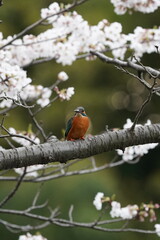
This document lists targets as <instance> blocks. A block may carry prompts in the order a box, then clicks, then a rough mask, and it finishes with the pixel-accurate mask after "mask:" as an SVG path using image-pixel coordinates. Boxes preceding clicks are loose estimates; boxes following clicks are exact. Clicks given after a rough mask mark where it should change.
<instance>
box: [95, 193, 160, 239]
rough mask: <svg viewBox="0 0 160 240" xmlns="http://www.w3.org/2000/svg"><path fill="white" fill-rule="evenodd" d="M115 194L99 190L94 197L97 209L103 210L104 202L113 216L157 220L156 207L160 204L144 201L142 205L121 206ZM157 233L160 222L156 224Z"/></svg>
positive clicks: (159, 206) (158, 233) (159, 232)
mask: <svg viewBox="0 0 160 240" xmlns="http://www.w3.org/2000/svg"><path fill="white" fill-rule="evenodd" d="M114 198H115V196H114V195H113V196H112V197H106V196H104V193H103V192H98V193H97V194H96V196H95V198H94V201H93V205H94V206H95V207H96V209H97V210H101V209H102V206H103V204H104V203H105V204H107V206H108V205H109V206H110V208H111V210H110V216H111V218H122V219H126V220H131V219H137V220H139V221H141V222H143V221H145V219H146V218H149V220H150V222H153V221H156V220H157V217H156V212H155V210H156V209H159V208H160V204H158V203H156V204H153V203H149V204H145V203H142V204H141V205H140V206H138V205H137V204H134V205H127V206H126V207H121V204H120V203H119V202H117V201H115V200H114ZM155 229H156V233H157V235H158V236H160V224H155Z"/></svg>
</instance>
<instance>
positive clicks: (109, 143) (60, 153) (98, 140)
mask: <svg viewBox="0 0 160 240" xmlns="http://www.w3.org/2000/svg"><path fill="white" fill-rule="evenodd" d="M159 141H160V124H152V125H145V126H138V127H136V128H135V129H134V131H131V130H130V129H123V130H114V131H110V130H108V131H105V132H104V133H102V134H100V135H96V136H92V137H89V138H86V139H85V140H77V141H59V140H58V139H56V138H52V139H50V140H49V141H48V142H46V143H43V144H39V145H32V146H28V147H19V148H15V149H8V150H1V151H0V169H1V170H2V169H11V168H18V167H24V166H30V165H35V164H47V163H49V162H61V163H65V162H66V161H68V160H73V159H75V158H87V157H90V156H93V155H96V154H99V153H103V152H108V151H111V150H114V149H124V148H125V147H128V146H133V145H140V144H146V143H157V142H159Z"/></svg>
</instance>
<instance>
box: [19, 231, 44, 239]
mask: <svg viewBox="0 0 160 240" xmlns="http://www.w3.org/2000/svg"><path fill="white" fill-rule="evenodd" d="M18 240H47V238H45V237H43V236H42V235H40V234H39V233H38V234H37V235H32V234H30V233H26V235H21V236H19V239H18Z"/></svg>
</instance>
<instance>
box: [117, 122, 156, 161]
mask: <svg viewBox="0 0 160 240" xmlns="http://www.w3.org/2000/svg"><path fill="white" fill-rule="evenodd" d="M132 124H133V122H132V121H131V120H130V119H127V122H126V124H124V126H123V128H124V129H127V128H131V126H132ZM150 124H151V121H150V120H148V121H147V123H146V124H145V125H150ZM136 126H141V125H140V124H137V125H136ZM157 145H158V143H147V144H143V145H137V146H131V147H126V148H125V150H124V152H123V151H122V150H120V149H118V150H117V153H118V155H120V156H122V159H123V160H124V161H132V160H133V159H136V158H139V157H142V156H143V155H144V154H147V153H148V151H149V150H150V149H153V148H155V147H156V146H157Z"/></svg>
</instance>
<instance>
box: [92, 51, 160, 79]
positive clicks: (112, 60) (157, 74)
mask: <svg viewBox="0 0 160 240" xmlns="http://www.w3.org/2000/svg"><path fill="white" fill-rule="evenodd" d="M90 53H91V54H92V55H95V56H97V57H98V58H99V59H100V60H102V61H104V62H106V63H111V64H115V65H117V66H121V67H129V68H132V69H134V70H136V71H140V72H147V73H149V74H150V75H152V76H153V77H154V78H160V71H158V70H155V69H154V68H151V67H148V66H142V65H140V64H137V63H134V62H132V61H122V60H119V59H115V58H111V57H108V56H106V55H104V54H103V53H100V52H97V51H90Z"/></svg>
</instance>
